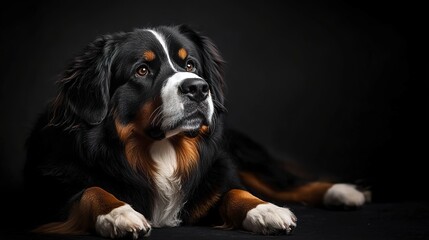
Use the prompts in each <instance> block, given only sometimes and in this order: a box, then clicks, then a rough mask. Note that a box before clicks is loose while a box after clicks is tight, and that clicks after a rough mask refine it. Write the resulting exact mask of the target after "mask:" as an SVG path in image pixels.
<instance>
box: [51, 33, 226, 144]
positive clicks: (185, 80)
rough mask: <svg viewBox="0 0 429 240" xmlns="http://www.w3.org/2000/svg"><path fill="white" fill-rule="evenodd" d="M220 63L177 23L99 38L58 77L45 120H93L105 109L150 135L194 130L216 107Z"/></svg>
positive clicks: (72, 123) (70, 123) (208, 45)
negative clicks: (57, 85)
mask: <svg viewBox="0 0 429 240" xmlns="http://www.w3.org/2000/svg"><path fill="white" fill-rule="evenodd" d="M222 63H223V60H222V58H221V57H220V55H219V53H218V51H217V48H216V47H215V45H214V44H213V43H212V42H211V41H210V40H209V39H208V38H206V37H204V36H201V35H200V34H199V33H197V32H195V31H193V30H192V29H190V28H189V27H187V26H183V25H182V26H174V27H170V26H168V27H167V26H163V27H158V28H153V29H137V30H134V31H132V32H127V33H117V34H112V35H106V36H102V37H100V38H98V39H96V40H95V41H94V42H92V43H91V44H89V45H88V46H87V47H86V49H84V51H83V53H82V54H80V55H79V56H77V57H76V58H75V59H74V60H73V62H72V63H71V64H70V66H69V67H68V69H67V70H66V71H65V73H64V76H63V77H62V79H61V80H60V81H59V84H60V91H59V94H58V96H57V99H56V100H55V101H54V104H53V111H52V120H51V124H53V125H63V126H66V127H68V128H69V129H72V128H76V127H80V126H82V125H85V126H93V125H99V124H100V123H102V122H105V120H106V116H109V115H110V116H112V119H114V121H115V124H116V126H117V128H118V126H119V128H123V127H124V126H130V123H132V126H133V127H132V128H133V129H132V131H133V132H137V133H138V134H145V135H147V136H150V137H151V138H153V139H162V138H165V137H170V136H173V135H175V134H177V133H181V132H184V133H186V134H187V135H188V136H195V135H197V133H198V132H199V131H200V130H201V129H202V128H203V127H204V126H207V127H209V128H210V126H211V125H212V124H213V123H214V122H215V121H216V119H215V118H216V116H217V115H218V114H219V113H220V112H222V111H223V101H224V99H223V88H224V83H223V76H222V75H223V72H222ZM128 132H129V131H128Z"/></svg>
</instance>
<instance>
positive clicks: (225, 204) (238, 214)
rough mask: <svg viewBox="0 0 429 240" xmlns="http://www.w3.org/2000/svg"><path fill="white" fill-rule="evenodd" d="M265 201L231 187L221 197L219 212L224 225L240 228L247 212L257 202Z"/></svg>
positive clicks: (257, 203)
mask: <svg viewBox="0 0 429 240" xmlns="http://www.w3.org/2000/svg"><path fill="white" fill-rule="evenodd" d="M262 203H266V202H265V201H262V200H261V199H259V198H257V197H255V196H253V195H252V194H250V193H249V192H247V191H244V190H240V189H232V190H230V191H229V192H227V193H226V194H225V196H224V198H223V201H222V205H221V208H220V213H221V216H222V219H223V221H224V227H227V228H241V227H242V223H243V220H244V219H245V218H246V215H247V212H248V211H250V210H251V209H253V208H255V207H256V206H258V205H259V204H262Z"/></svg>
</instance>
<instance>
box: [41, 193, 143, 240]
mask: <svg viewBox="0 0 429 240" xmlns="http://www.w3.org/2000/svg"><path fill="white" fill-rule="evenodd" d="M150 230H151V226H150V224H149V222H148V221H147V220H146V218H145V217H144V216H143V215H142V214H141V213H139V212H137V211H135V210H134V209H133V208H132V207H131V206H130V205H128V204H127V203H125V202H122V201H120V200H118V199H117V198H116V197H115V196H113V195H112V194H111V193H109V192H107V191H105V190H104V189H102V188H99V187H91V188H87V189H86V190H85V191H83V193H82V196H81V197H80V199H79V200H78V201H77V202H76V203H75V204H74V205H73V206H72V208H71V210H70V214H69V217H68V219H67V220H66V221H65V222H55V223H49V224H46V225H43V226H41V227H39V228H37V229H35V232H40V233H53V234H83V233H89V232H93V231H95V232H96V233H98V234H99V235H101V236H103V237H110V238H120V237H124V236H126V235H132V237H133V238H134V239H137V238H138V237H139V236H148V235H149V234H150Z"/></svg>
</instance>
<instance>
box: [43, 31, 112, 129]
mask: <svg viewBox="0 0 429 240" xmlns="http://www.w3.org/2000/svg"><path fill="white" fill-rule="evenodd" d="M112 38H113V37H112V36H102V37H99V38H98V39H96V40H95V41H93V42H92V43H90V44H89V45H88V46H86V48H85V49H84V50H83V52H82V53H81V54H79V55H78V56H77V57H75V58H74V59H73V61H72V62H71V63H70V65H69V66H68V68H67V69H66V70H65V71H64V73H63V76H62V77H61V78H60V80H59V81H58V84H59V93H58V95H57V97H56V99H55V101H54V102H53V106H52V112H51V122H50V123H51V124H53V125H63V126H66V127H67V128H73V127H77V126H79V125H80V124H81V123H82V122H85V123H87V124H90V125H96V124H99V123H100V122H102V121H103V119H104V118H105V117H106V115H107V112H108V104H109V99H110V96H109V86H110V77H111V69H110V68H111V63H112V61H113V56H114V51H115V50H114V43H113V39H112Z"/></svg>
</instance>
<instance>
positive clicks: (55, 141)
mask: <svg viewBox="0 0 429 240" xmlns="http://www.w3.org/2000/svg"><path fill="white" fill-rule="evenodd" d="M223 65H224V61H223V59H222V57H221V56H220V54H219V51H218V50H217V48H216V46H215V45H214V43H213V42H212V41H211V40H210V39H209V38H208V37H206V36H204V35H203V34H201V33H200V32H197V31H195V30H193V29H192V28H190V27H189V26H186V25H179V26H159V27H156V28H145V29H136V30H133V31H130V32H119V33H114V34H108V35H104V36H100V37H99V38H97V39H95V40H94V41H93V42H91V43H89V44H88V45H87V46H86V47H85V48H84V49H83V51H82V52H81V53H80V54H78V55H77V56H76V57H75V58H74V59H73V60H72V61H71V62H70V64H69V65H68V67H67V68H66V69H65V70H64V72H63V74H62V75H61V76H60V78H59V80H58V93H57V95H56V97H55V98H54V99H53V100H52V101H51V102H50V103H49V104H48V106H47V108H46V110H45V111H44V112H43V113H42V114H41V115H40V116H39V118H38V120H37V122H36V124H35V126H34V128H33V129H32V131H31V134H30V136H29V137H28V139H27V142H26V146H27V162H26V165H25V169H24V172H25V183H26V184H25V185H26V187H27V188H26V189H27V190H26V191H27V193H28V194H29V195H28V196H31V198H32V206H31V211H32V214H30V215H29V216H32V217H30V218H32V220H34V222H33V223H32V224H33V225H32V226H34V228H33V231H34V232H38V233H52V234H97V235H100V236H104V237H109V238H120V237H125V236H131V237H133V238H134V239H135V238H138V237H140V236H148V235H149V234H150V232H151V229H152V228H160V227H176V226H180V225H185V224H210V225H211V226H222V227H224V228H229V229H243V230H246V231H250V232H253V233H257V234H266V235H268V234H288V233H290V232H291V231H292V230H293V229H294V228H295V227H296V224H297V218H296V217H295V215H294V214H293V213H292V212H291V211H290V210H289V209H288V208H286V207H283V205H282V206H279V205H276V204H273V203H272V202H281V203H282V204H286V203H288V202H299V203H305V204H311V205H315V206H344V207H359V206H361V205H363V204H364V203H365V200H366V198H365V194H364V193H363V192H362V191H360V190H359V189H357V188H356V186H355V185H352V184H339V183H332V182H322V181H318V182H316V181H313V182H304V183H300V184H294V182H295V181H289V180H290V179H291V178H290V175H288V174H287V172H286V171H285V169H284V168H283V167H281V166H280V165H281V162H279V161H275V160H274V159H273V158H272V157H271V156H269V155H268V153H267V152H266V151H265V150H264V149H263V148H262V147H261V145H259V144H258V143H256V142H254V141H253V140H250V139H249V138H247V137H246V136H244V135H243V134H241V133H238V132H235V131H228V130H225V129H224V128H225V127H224V118H225V115H226V109H225V107H224V88H225V83H224V79H223ZM261 174H262V175H264V174H265V176H266V175H269V176H272V177H275V176H278V177H279V178H278V179H277V183H278V184H277V186H275V185H276V184H273V182H272V181H271V182H270V181H265V180H264V178H263V177H260V176H261ZM285 176H287V179H286V180H285ZM283 180H284V181H283ZM270 201H271V202H270Z"/></svg>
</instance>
